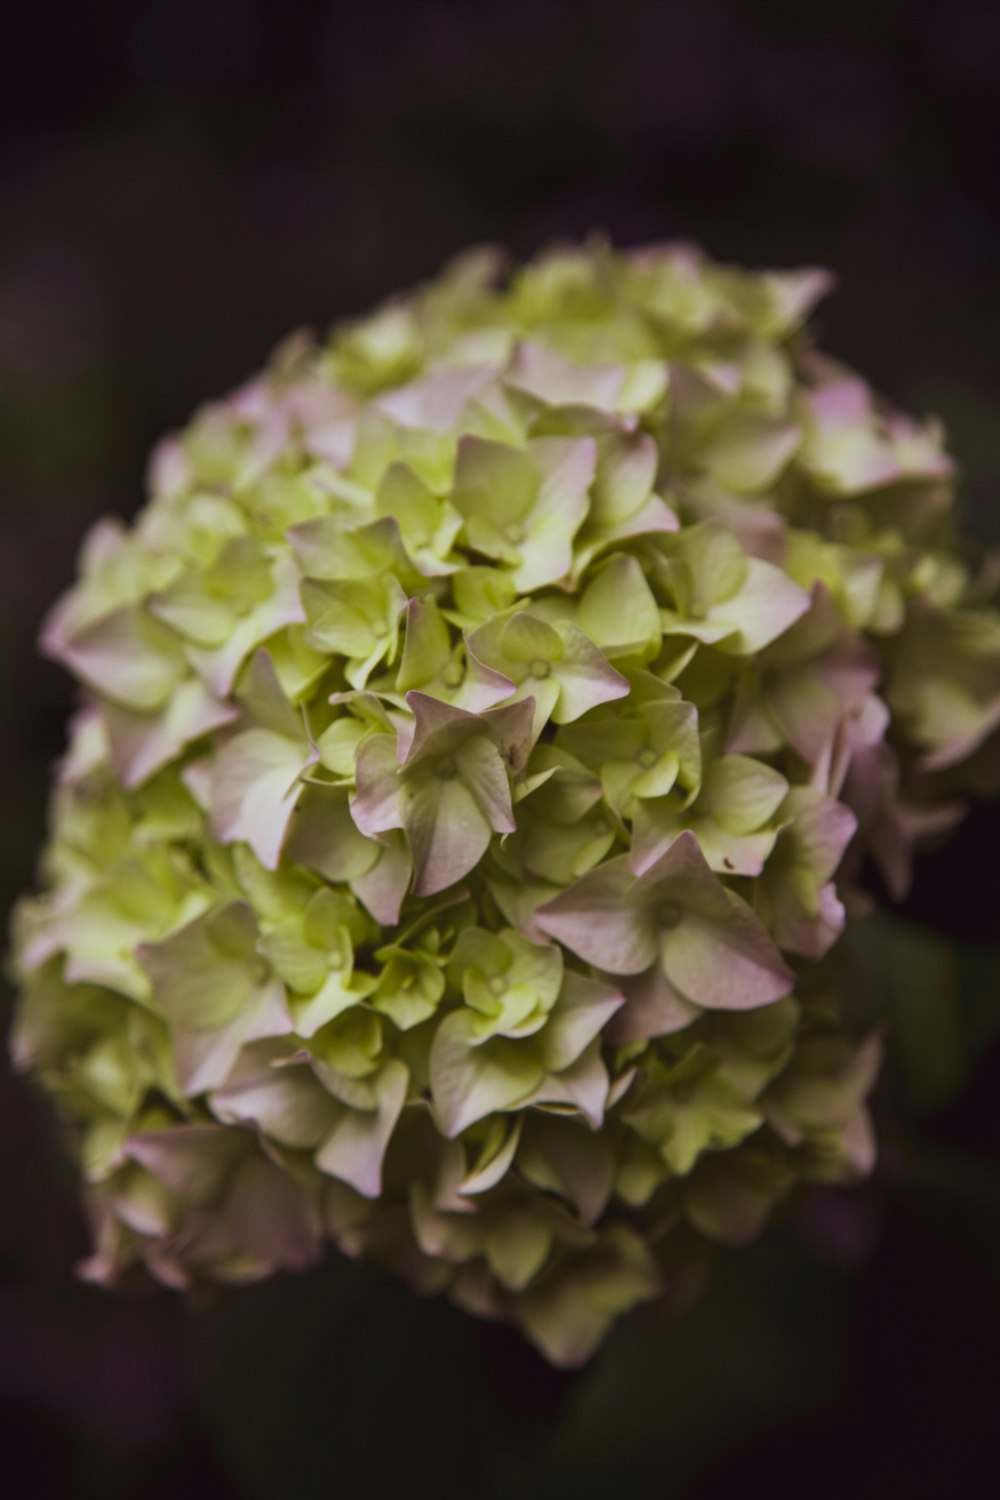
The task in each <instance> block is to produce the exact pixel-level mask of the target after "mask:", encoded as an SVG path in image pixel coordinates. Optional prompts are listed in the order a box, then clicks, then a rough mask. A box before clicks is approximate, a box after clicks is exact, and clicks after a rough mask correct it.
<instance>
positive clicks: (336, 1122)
mask: <svg viewBox="0 0 1000 1500" xmlns="http://www.w3.org/2000/svg"><path fill="white" fill-rule="evenodd" d="M827 282H828V278H827V277H826V275H825V274H824V273H822V272H819V271H814V270H806V271H801V272H794V273H788V274H775V273H755V274H754V273H747V272H743V271H737V270H732V269H729V268H725V267H721V266H718V265H715V264H713V263H711V262H709V261H706V260H705V259H703V258H702V257H701V256H700V255H698V254H697V253H696V252H694V251H693V250H691V249H690V248H688V247H685V246H676V245H671V246H666V247H658V248H653V249H650V250H643V251H640V252H633V253H626V254H620V253H614V252H612V251H610V250H609V249H607V248H606V247H604V246H601V245H593V246H589V247H587V248H585V249H582V250H576V249H571V250H566V251H559V252H557V253H551V254H548V255H546V256H544V257H542V258H540V259H539V260H538V261H536V262H535V263H533V264H531V265H529V266H527V267H526V268H524V269H521V270H519V271H517V272H516V274H514V275H512V276H510V277H507V278H506V279H505V278H504V277H503V276H502V275H501V267H500V265H499V264H498V258H497V257H496V256H494V255H492V254H491V253H478V254H475V255H472V256H470V257H467V258H465V259H464V260H462V261H460V262H459V263H457V264H456V265H454V266H453V267H451V268H450V269H449V270H448V271H447V272H446V273H445V274H444V275H443V276H442V277H441V278H440V279H439V280H438V281H437V282H435V283H433V284H432V285H430V286H428V287H427V288H425V289H422V290H420V291H418V292H417V293H416V294H414V295H412V296H410V297H409V298H406V299H403V300H399V301H395V302H393V303H391V304H390V305H388V306H387V307H385V308H383V309H382V310H381V311H379V312H377V313H376V314H375V315H374V316H373V317H370V318H367V319H365V320H363V321H359V322H357V323H355V324H353V325H350V326H347V327H344V328H340V329H338V330H336V331H335V333H334V334H333V336H332V338H331V339H330V340H329V341H328V342H327V343H325V344H323V345H321V346H318V347H317V346H314V345H313V344H312V343H311V342H310V341H308V340H306V339H304V338H297V339H293V340H291V341H290V342H289V343H288V344H286V345H285V346H283V348H282V349H281V350H279V351H278V353H277V355H276V356H275V358H274V360H273V361H272V363H271V366H270V368H269V369H268V370H267V372H266V373H265V374H264V375H262V376H261V377H260V378H258V379H256V380H254V381H252V382H251V383H250V384H248V385H246V386H245V387H243V388H242V389H240V390H239V391H237V392H236V393H235V395H233V396H232V397H231V398H229V399H228V400H226V401H223V402H221V403H219V404H216V405H212V406H208V407H206V408H204V409H203V410H202V411H201V412H200V413H198V414H197V416H196V417H195V419H194V421H193V422H192V424H191V425H190V427H189V428H188V429H187V431H185V432H184V433H183V434H181V435H179V436H176V437H172V438H170V439H169V440H167V441H166V442H165V443H164V444H162V445H161V446H160V448H159V449H158V450H157V452H156V453H155V455H154V458H153V462H152V466H151V473H150V487H151V498H150V500H149V502H148V504H147V505H146V507H145V508H144V509H143V510H142V512H141V513H140V515H139V516H138V518H137V520H136V521H135V523H134V525H132V526H131V527H130V528H123V527H122V526H121V525H119V524H118V523H116V522H111V521H106V522H102V523H101V524H99V525H98V526H97V527H96V528H95V530H94V531H93V532H92V534H91V536H90V537H89V539H88V540H87V542H86V545H85V547H84V550H83V554H82V562H81V570H80V579H79V581H78V583H77V584H76V586H75V587H74V588H73V589H72V591H71V592H70V593H69V594H68V596H66V597H65V598H64V599H63V600H62V601H61V602H60V604H59V605H58V606H57V607H56V609H55V610H54V611H53V613H52V615H51V616H50V618H49V620H48V622H47V624H46V627H45V631H44V639H43V644H44V648H45V650H46V651H47V652H48V654H49V655H51V656H52V657H54V658H56V659H57V660H59V661H60V662H62V663H64V664H65V665H66V667H67V668H69V670H70V671H71V672H72V673H73V674H74V675H75V676H76V678H77V679H78V680H79V681H80V683H81V684H82V686H83V690H84V693H83V704H82V707H81V709H80V712H79V714H78V716H77V717H76V719H75V721H74V724H73V728H72V735H71V741H70V745H69V749H68V752H67V754H66V756H65V758H64V760H63V761H62V763H61V767H60V772H59V777H58V784H57V787H56V790H55V792H54V799H53V832H52V837H51V841H50V843H49V846H48V848H47V850H46V853H45V857H44V864H43V872H42V873H43V894H41V895H40V896H37V897H33V898H30V899H26V900H24V901H23V902H22V903H21V906H20V909H19V913H18V918H17V926H16V963H17V968H18V974H19V980H20V983H21V986H22V990H23V998H22V1002H21V1005H20V1010H19V1015H18V1019H17V1022H16V1027H15V1031H14V1036H13V1048H14V1055H15V1058H16V1060H17V1061H18V1063H19V1064H20V1065H21V1066H24V1067H30V1068H31V1069H33V1070H34V1071H35V1072H36V1073H37V1075H38V1076H39V1077H40V1078H41V1079H42V1081H43V1082H44V1084H45V1086H46V1087H47V1088H48V1089H49V1090H50V1091H51V1093H52V1094H53V1095H54V1096H55V1097H56V1099H57V1101H58V1103H59V1105H60V1107H61V1109H62V1112H63V1114H64V1116H65V1118H66V1120H67V1122H68V1123H69V1124H70V1126H71V1129H72V1132H73V1136H74V1140H75V1143H76V1147H77V1151H78V1155H79V1160H80V1163H81V1171H82V1175H83V1177H84V1179H85V1181H86V1185H87V1198H88V1203H89V1206H90V1212H91V1215H92V1222H93V1231H94V1248H93V1254H92V1255H91V1257H90V1258H89V1260H88V1261H87V1262H86V1265H85V1267H84V1271H85V1274H87V1275H88V1276H90V1277H92V1278H94V1279H96V1280H101V1281H113V1280H114V1279H115V1278H117V1277H120V1276H121V1275H122V1274H123V1273H125V1272H126V1271H128V1269H129V1268H130V1267H132V1266H135V1265H140V1264H141V1265H144V1266H145V1267H146V1268H148V1270H149V1271H150V1272H152V1274H153V1275H154V1276H155V1277H157V1278H159V1280H161V1281H162V1282H165V1283H167V1284H168V1285H170V1286H175V1287H181V1288H182V1287H186V1286H188V1285H190V1284H192V1283H193V1282H196V1281H199V1280H202V1279H209V1280H213V1281H221V1282H229V1283H234V1282H241V1281H246V1280H250V1279H253V1278H257V1277H261V1276H264V1275H267V1274H269V1273H270V1272H272V1271H274V1270H276V1269H277V1268H280V1267H296V1266H302V1265H305V1264H308V1263H309V1262H311V1261H312V1260H313V1259H315V1258H316V1256H317V1255H319V1254H320V1253H321V1251H322V1246H323V1244H324V1242H325V1241H327V1240H329V1239H332V1240H333V1241H334V1242H335V1243H336V1244H337V1245H339V1246H340V1248H341V1249H342V1250H343V1251H345V1252H346V1253H348V1254H350V1255H363V1256H368V1257H372V1258H375V1259H376V1260H378V1261H380V1262H382V1263H384V1264H387V1265H389V1266H391V1267H393V1268H394V1269H396V1270H397V1271H398V1272H399V1273H401V1274H402V1275H404V1276H405V1277H407V1278H408V1279H409V1280H411V1281H412V1282H413V1283H414V1284H415V1285H416V1286H417V1287H418V1288H419V1289H421V1290H425V1291H436V1290H442V1291H445V1292H447V1293H448V1294H449V1295H450V1296H452V1297H453V1298H454V1299H455V1300H456V1301H457V1302H458V1303H459V1304H461V1305H462V1306H463V1307H466V1308H468V1309H470V1310H472V1311H475V1312H477V1313H480V1314H483V1315H485V1316H490V1317H501V1318H508V1319H512V1320H514V1321H515V1322H517V1323H518V1324H519V1325H520V1326H521V1327H522V1328H523V1329H524V1330H525V1332H526V1333H527V1335H528V1336H529V1337H530V1338H531V1339H532V1340H533V1341H534V1342H535V1343H537V1344H538V1346H539V1347H540V1348H541V1349H542V1350H543V1351H544V1353H545V1354H546V1355H547V1356H548V1357H549V1358H550V1359H552V1360H554V1361H556V1362H559V1363H566V1364H571V1363H574V1362H578V1361H580V1360H582V1359H583V1358H585V1357H586V1356H587V1355H588V1354H589V1353H590V1351H591V1350H592V1349H593V1348H594V1347H595V1345H596V1344H597V1343H598V1341H599V1340H600V1339H601V1338H602V1336H603V1335H604V1333H605V1332H606V1330H607V1328H608V1327H609V1326H610V1324H611V1323H612V1321H613V1320H614V1319H615V1317H616V1316H617V1315H618V1314H620V1313H621V1312H622V1311H624V1310H625V1309H627V1308H629V1307H630V1306H632V1305H633V1304H634V1303H636V1302H637V1301H639V1300H641V1299H644V1298H649V1297H651V1296H653V1295H655V1294H656V1292H657V1291H658V1289H659V1288H660V1287H661V1285H662V1284H663V1280H664V1277H666V1278H667V1279H668V1280H669V1276H670V1267H671V1263H672V1261H671V1257H672V1255H673V1252H674V1248H675V1247H676V1246H677V1245H678V1244H680V1243H682V1242H683V1243H685V1244H688V1245H690V1244H697V1243H700V1242H703V1241H704V1242H713V1241H715V1242H721V1243H723V1244H740V1243H742V1242H744V1241H746V1240H748V1239H749V1238H751V1237H752V1236H753V1235H754V1234H755V1233H757V1232H758V1231H759V1229H760V1228H761V1226H762V1225H763V1223H764V1222H765V1220H766V1218H767V1217H768V1215H769V1213H770V1212H771V1210H772V1209H773V1207H774V1206H775V1205H776V1204H777V1203H778V1202H779V1200H781V1199H782V1198H783V1197H784V1196H785V1195H786V1194H788V1193H789V1191H790V1190H791V1189H792V1188H793V1187H794V1186H795V1184H797V1183H802V1182H830V1181H842V1180H847V1179H850V1178H851V1177H853V1176H856V1175H859V1174H863V1173H864V1172H865V1171H866V1170H867V1169H868V1168H869V1166H870V1164H871V1161H872V1157H873V1150H874V1147H873V1141H872V1134H871V1128H870V1123H869V1120H868V1116H867V1114H866V1110H865V1099H866V1095H867V1093H868V1091H869V1089H870V1087H871V1084H872V1081H873V1077H874V1075H875V1072H876V1069H877V1063H878V1048H877V1043H876V1042H875V1041H874V1040H873V1039H872V1038H870V1037H868V1038H866V1037H859V1036H855V1035H851V1034H850V1033H849V1030H848V1028H847V1027H846V1026H845V1023H844V1019H843V1005H842V1001H841V997H840V995H839V993H838V988H837V978H836V967H835V965H834V963H833V961H832V960H831V959H827V958H826V955H827V954H828V952H829V950H830V949H831V947H832V945H833V944H834V943H835V942H836V940H837V938H838V936H839V934H840V933H841V930H842V928H843V926H844V920H845V904H844V903H845V899H846V900H847V901H848V903H849V902H850V900H851V899H852V897H851V891H850V884H849V875H850V873H851V872H852V871H856V870H857V869H858V867H859V864H860V862H861V860H862V859H864V858H867V857H869V856H870V857H871V858H872V859H874V860H875V861H876V862H877V864H878V865H879V867H880V868H881V870H882V874H883V877H884V880H885V882H886V884H887V886H888V888H889V889H890V890H891V891H894V892H896V891H901V890H902V889H904V888H905V883H906V880H907V874H908V869H909V863H910V857H911V852H912V848H913V845H914V842H915V840H916V839H917V838H918V837H919V836H920V835H921V834H922V833H924V832H926V831H929V830H930V831H933V830H936V829H939V828H942V827H945V826H946V825H947V823H948V822H949V820H950V819H952V818H953V817H954V815H955V809H954V807H953V806H952V805H951V804H949V803H944V802H942V800H941V797H940V795H938V796H937V798H935V794H934V789H935V777H937V778H938V780H940V777H939V773H940V772H942V771H943V770H945V769H947V768H949V767H953V766H956V765H958V764H959V763H960V762H962V761H963V760H965V759H967V758H968V757H969V756H971V754H972V753H973V752H974V751H975V750H976V749H977V747H978V746H980V745H981V744H982V743H983V742H984V741H985V739H986V737H987V736H988V735H989V734H990V733H991V732H992V731H993V729H994V728H995V727H996V726H997V725H998V724H1000V617H998V615H997V614H996V613H995V612H993V611H992V610H991V607H990V596H991V591H992V588H993V582H994V581H993V580H992V578H991V577H990V576H988V575H987V574H985V573H981V574H978V575H977V574H976V573H975V572H974V571H973V570H972V569H971V567H970V566H969V565H968V564H967V563H965V562H964V561H963V559H962V555H961V552H960V548H959V545H958V543H957V541H956V538H955V534H954V531H953V517H952V499H953V495H952V477H953V476H952V464H951V462H950V460H949V459H948V457H947V456H946V455H945V453H944V452H943V451H942V446H941V441H940V434H939V433H938V431H937V430H936V428H935V427H934V426H933V425H931V424H924V423H918V422H916V421H913V420H911V419H910V418H908V417H905V416H902V415H900V414H899V413H897V412H895V411H893V410H891V409H890V408H889V407H887V406H886V405H884V404H883V403H882V402H881V401H880V400H877V399H876V398H875V397H874V396H873V395H872V392H871V391H870V389H869V388H868V386H867V385H866V384H865V383H864V382H863V381H862V380H860V379H859V378H858V377H857V376H855V375H854V374H852V373H850V372H849V371H848V370H846V369H844V368H842V367H841V366H839V365H837V364H835V363H833V362H832V361H830V360H828V359H826V358H824V357H822V356H821V355H820V354H818V353H817V352H816V351H815V350H814V349H813V348H812V347H811V346H810V342H809V340H808V338H807V335H806V334H805V332H804V331H803V324H804V320H805V319H806V317H807V315H808V313H809V311H810V309H811V307H812V304H813V303H814V301H815V300H816V299H817V298H818V297H819V296H820V294H822V293H823V292H824V291H825V289H826V287H827ZM848 851H849V852H848ZM845 854H846V855H847V858H846V860H845Z"/></svg>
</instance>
